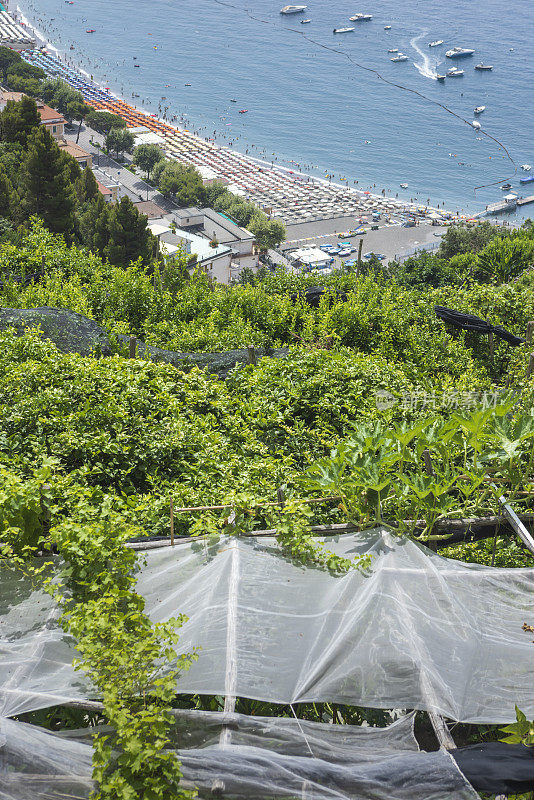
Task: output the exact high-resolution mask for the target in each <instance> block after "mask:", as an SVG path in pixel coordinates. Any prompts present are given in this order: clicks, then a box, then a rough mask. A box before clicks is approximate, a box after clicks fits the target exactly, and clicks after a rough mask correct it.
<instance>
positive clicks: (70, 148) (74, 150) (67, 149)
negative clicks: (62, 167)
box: [57, 139, 91, 159]
mask: <svg viewBox="0 0 534 800" xmlns="http://www.w3.org/2000/svg"><path fill="white" fill-rule="evenodd" d="M57 144H58V147H60V148H61V149H62V150H63V152H64V153H68V154H69V156H73V158H76V159H78V158H90V156H91V154H90V153H88V152H87V150H84V149H83V147H80V145H79V144H76V142H67V141H65V139H63V140H60V141H59V142H58V143H57Z"/></svg>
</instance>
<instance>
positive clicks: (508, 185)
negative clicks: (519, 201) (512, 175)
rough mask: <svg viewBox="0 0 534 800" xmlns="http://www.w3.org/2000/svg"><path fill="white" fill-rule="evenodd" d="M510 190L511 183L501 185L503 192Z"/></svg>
mask: <svg viewBox="0 0 534 800" xmlns="http://www.w3.org/2000/svg"><path fill="white" fill-rule="evenodd" d="M511 188H512V184H511V183H503V185H502V186H501V189H502V190H503V192H508V191H509V190H510V189H511Z"/></svg>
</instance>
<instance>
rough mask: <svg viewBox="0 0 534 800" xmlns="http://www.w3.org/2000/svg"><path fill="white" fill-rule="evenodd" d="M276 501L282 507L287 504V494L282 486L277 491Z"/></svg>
mask: <svg viewBox="0 0 534 800" xmlns="http://www.w3.org/2000/svg"><path fill="white" fill-rule="evenodd" d="M276 499H277V500H278V503H279V504H280V505H281V506H284V505H285V502H286V494H285V492H284V490H283V489H282V487H281V486H279V487H278V489H277V490H276Z"/></svg>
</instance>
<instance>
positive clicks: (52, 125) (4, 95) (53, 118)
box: [0, 89, 67, 139]
mask: <svg viewBox="0 0 534 800" xmlns="http://www.w3.org/2000/svg"><path fill="white" fill-rule="evenodd" d="M23 97H24V92H9V91H7V90H6V89H0V111H3V110H4V108H5V107H6V105H7V103H8V102H9V101H10V100H12V101H14V102H15V103H19V102H20V101H21V100H22V98H23ZM36 103H37V112H38V114H39V116H40V117H41V125H44V126H45V128H46V129H47V130H48V132H49V133H50V134H51V135H52V136H53V137H54V139H61V138H62V137H63V134H64V133H65V124H66V122H67V120H66V119H65V117H64V116H63V115H62V114H60V113H59V111H56V110H55V109H54V108H50V106H47V105H46V103H43V102H42V101H41V100H37V101H36Z"/></svg>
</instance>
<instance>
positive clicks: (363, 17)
mask: <svg viewBox="0 0 534 800" xmlns="http://www.w3.org/2000/svg"><path fill="white" fill-rule="evenodd" d="M349 19H350V21H351V22H369V20H371V19H373V15H372V14H354V15H353V16H352V17H349Z"/></svg>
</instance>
